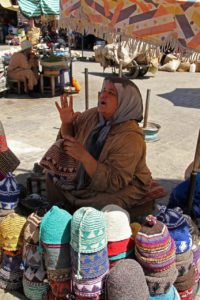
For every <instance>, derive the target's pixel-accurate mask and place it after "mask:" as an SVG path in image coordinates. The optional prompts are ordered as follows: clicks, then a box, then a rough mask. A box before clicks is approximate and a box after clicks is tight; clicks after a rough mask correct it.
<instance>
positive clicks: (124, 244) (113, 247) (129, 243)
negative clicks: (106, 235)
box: [107, 237, 135, 256]
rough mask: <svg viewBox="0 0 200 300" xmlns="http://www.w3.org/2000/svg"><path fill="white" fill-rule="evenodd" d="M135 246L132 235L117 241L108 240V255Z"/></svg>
mask: <svg viewBox="0 0 200 300" xmlns="http://www.w3.org/2000/svg"><path fill="white" fill-rule="evenodd" d="M134 248H135V242H134V239H133V238H132V237H130V238H129V239H126V240H122V241H119V242H108V246H107V249H108V256H113V255H118V254H120V253H122V252H127V251H129V250H132V249H134Z"/></svg>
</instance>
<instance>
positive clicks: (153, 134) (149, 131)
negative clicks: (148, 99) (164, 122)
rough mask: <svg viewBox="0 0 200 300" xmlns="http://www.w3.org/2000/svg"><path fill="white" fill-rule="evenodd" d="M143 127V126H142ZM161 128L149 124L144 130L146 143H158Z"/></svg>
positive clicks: (154, 124) (151, 123) (157, 125)
mask: <svg viewBox="0 0 200 300" xmlns="http://www.w3.org/2000/svg"><path fill="white" fill-rule="evenodd" d="M141 126H143V124H141ZM160 128H161V126H160V125H159V124H156V123H153V122H147V127H145V128H143V127H142V129H143V132H144V138H145V141H146V142H156V141H158V140H159V137H158V132H159V130H160Z"/></svg>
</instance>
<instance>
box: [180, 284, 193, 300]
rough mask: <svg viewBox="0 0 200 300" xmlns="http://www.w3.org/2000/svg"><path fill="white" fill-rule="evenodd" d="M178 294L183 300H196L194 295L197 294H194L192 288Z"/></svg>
mask: <svg viewBox="0 0 200 300" xmlns="http://www.w3.org/2000/svg"><path fill="white" fill-rule="evenodd" d="M178 293H179V296H180V299H181V300H194V297H193V295H196V294H194V293H193V288H192V287H191V288H189V289H187V290H186V291H183V292H178ZM195 299H196V300H198V299H197V297H195Z"/></svg>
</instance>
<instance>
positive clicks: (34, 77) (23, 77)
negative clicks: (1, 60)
mask: <svg viewBox="0 0 200 300" xmlns="http://www.w3.org/2000/svg"><path fill="white" fill-rule="evenodd" d="M21 48H22V50H21V51H20V52H17V53H14V54H13V55H12V57H11V60H10V63H9V66H8V78H9V79H11V80H12V79H14V80H20V81H23V82H26V83H27V87H28V91H26V92H31V91H33V88H34V86H35V85H37V82H38V67H37V59H36V56H35V55H34V53H31V49H32V44H31V43H30V42H29V41H27V40H25V41H23V42H22V43H21ZM30 95H31V93H30Z"/></svg>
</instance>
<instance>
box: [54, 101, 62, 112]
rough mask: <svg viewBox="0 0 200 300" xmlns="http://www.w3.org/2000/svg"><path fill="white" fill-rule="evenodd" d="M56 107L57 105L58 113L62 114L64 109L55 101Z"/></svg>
mask: <svg viewBox="0 0 200 300" xmlns="http://www.w3.org/2000/svg"><path fill="white" fill-rule="evenodd" d="M55 105H56V108H57V110H58V112H59V113H60V112H61V110H62V108H61V107H60V105H59V103H58V102H57V101H55Z"/></svg>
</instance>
